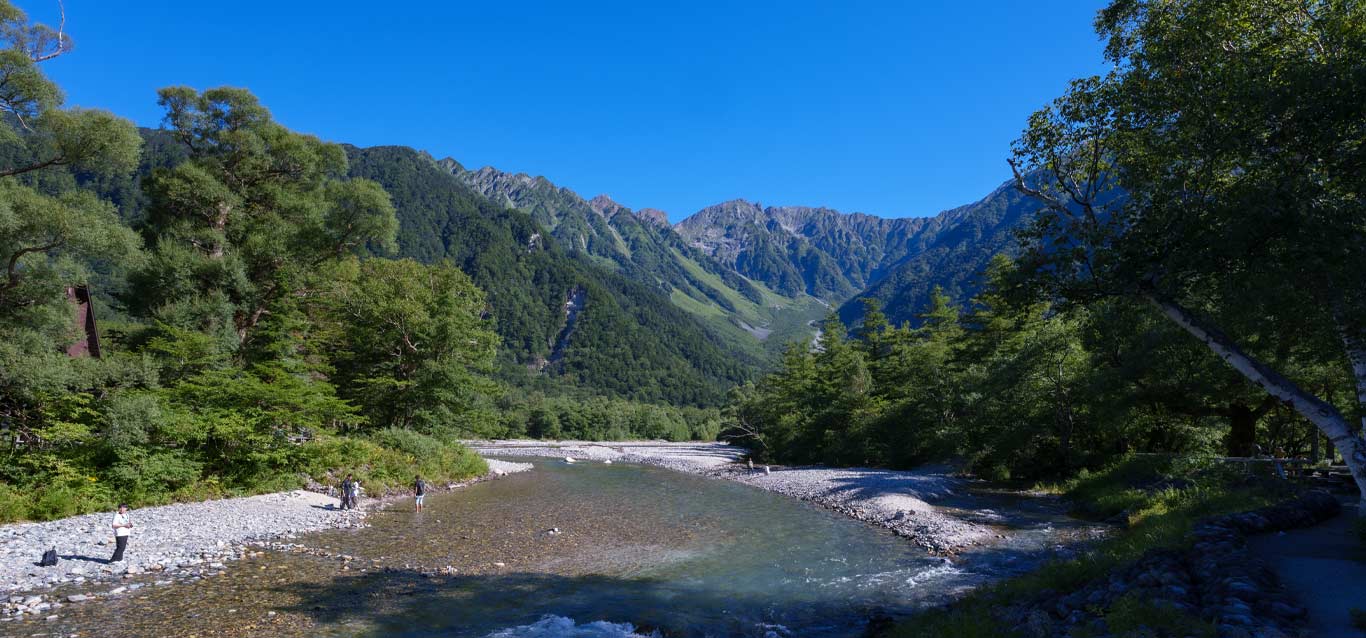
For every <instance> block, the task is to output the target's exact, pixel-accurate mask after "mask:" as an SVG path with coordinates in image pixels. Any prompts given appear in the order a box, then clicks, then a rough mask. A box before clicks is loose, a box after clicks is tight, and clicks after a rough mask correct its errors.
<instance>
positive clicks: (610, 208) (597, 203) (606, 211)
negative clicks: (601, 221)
mask: <svg viewBox="0 0 1366 638" xmlns="http://www.w3.org/2000/svg"><path fill="white" fill-rule="evenodd" d="M588 207H589V208H591V209H593V212H595V213H597V214H599V215H602V216H603V217H607V218H611V217H612V216H613V215H615V214H617V212H619V211H623V210H626V207H625V206H622V205H621V204H618V203H616V202H614V201H612V198H611V197H608V196H607V194H606V193H603V194H601V195H598V196H597V197H594V198H593V199H590V200H588Z"/></svg>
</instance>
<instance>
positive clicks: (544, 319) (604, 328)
mask: <svg viewBox="0 0 1366 638" xmlns="http://www.w3.org/2000/svg"><path fill="white" fill-rule="evenodd" d="M347 150H348V155H349V156H350V160H351V166H350V171H351V175H352V176H353V177H365V178H368V179H372V180H375V181H376V182H379V184H380V185H382V186H383V187H384V189H385V190H386V191H388V192H389V194H390V195H391V197H392V198H393V202H394V206H395V208H396V209H397V213H398V220H399V231H398V254H399V256H402V257H412V258H414V259H418V260H419V261H423V262H435V261H441V260H450V261H452V262H453V263H454V264H455V265H456V266H458V267H460V269H461V270H463V271H465V272H466V273H467V274H469V276H470V277H471V278H472V279H473V280H474V282H475V283H476V284H477V285H478V286H479V287H480V288H482V289H484V290H485V292H486V293H487V294H488V299H489V305H490V306H491V313H492V316H493V319H494V323H495V327H496V329H497V330H498V333H499V334H500V335H501V336H502V337H503V344H504V350H505V352H504V360H505V361H506V362H509V363H515V364H517V365H515V366H513V365H506V366H505V373H506V374H510V375H519V376H520V375H529V376H530V380H531V382H532V383H537V382H538V380H539V379H545V378H554V380H555V381H557V382H567V383H568V384H570V385H573V386H578V387H582V388H585V389H588V390H593V391H599V392H606V393H609V394H613V395H617V396H622V397H626V398H631V399H636V400H642V401H663V402H674V403H683V404H714V403H716V402H717V401H719V400H720V399H721V397H722V396H723V395H724V393H725V391H726V389H727V388H728V387H730V386H731V385H733V384H734V383H736V382H737V381H741V380H743V379H745V378H748V376H749V375H750V374H752V373H753V371H754V370H755V369H756V368H757V367H758V364H759V363H760V361H759V360H758V359H757V358H755V357H753V356H750V354H749V353H747V352H744V351H742V352H741V353H740V356H736V353H735V352H734V351H733V349H732V348H730V347H728V344H727V342H726V340H725V339H723V338H722V337H720V336H718V335H716V334H713V333H712V332H711V331H709V330H708V329H707V328H705V327H704V326H703V324H702V323H700V322H699V321H697V320H696V319H695V318H694V317H693V316H692V315H691V314H689V313H688V312H685V311H684V310H682V309H680V308H679V307H677V306H675V305H674V304H672V303H669V301H668V293H666V292H664V291H662V290H661V288H660V286H659V285H658V284H651V283H642V282H641V281H640V280H638V279H636V278H633V277H631V276H629V274H628V270H627V269H624V268H623V269H614V268H611V267H610V265H609V264H605V263H604V259H603V258H601V257H595V256H594V255H592V254H591V253H585V251H584V250H582V249H580V250H572V249H567V248H565V247H564V245H563V243H562V242H561V241H560V240H559V239H557V238H556V236H555V235H554V233H553V232H547V229H546V226H545V225H543V223H542V222H541V220H546V219H549V221H551V222H553V223H555V227H556V228H567V227H570V226H571V225H573V224H576V223H578V222H581V221H584V222H589V221H591V219H592V218H591V217H590V218H589V219H587V220H584V219H571V220H569V221H568V222H567V223H566V221H565V220H564V219H563V218H559V219H556V218H548V217H547V216H546V215H545V214H544V212H542V213H540V214H530V213H526V212H523V211H520V210H517V209H513V208H508V207H506V206H504V205H503V204H502V203H499V202H495V201H492V200H490V199H489V198H487V197H484V196H483V195H482V194H480V193H478V192H476V191H475V190H474V189H472V188H471V187H470V186H469V185H468V184H466V183H465V182H464V181H462V180H460V179H458V178H457V177H456V176H455V175H454V174H452V172H451V171H450V170H449V168H448V167H449V166H450V165H451V162H443V163H438V162H436V161H434V160H432V159H431V158H430V157H429V156H427V155H426V154H423V153H420V152H418V151H415V150H413V149H411V148H407V147H399V146H383V147H373V148H364V149H361V148H354V147H350V148H348V149H347ZM594 215H595V216H596V214H594ZM538 218H539V219H538ZM580 228H584V229H592V228H593V227H592V226H588V225H585V226H582V227H580ZM604 228H605V227H604V226H601V225H599V226H597V230H599V231H601V230H603V229H604ZM637 230H639V231H640V232H649V229H648V228H646V227H644V226H643V225H640V226H639V227H638V229H637ZM588 232H589V231H588V230H584V233H585V237H586V234H587V233H588ZM609 236H610V231H607V234H598V235H595V236H594V237H596V238H597V239H595V240H594V241H598V240H601V239H604V238H605V237H609ZM622 243H623V245H626V240H624V239H623V240H622ZM582 245H583V244H580V246H581V247H582Z"/></svg>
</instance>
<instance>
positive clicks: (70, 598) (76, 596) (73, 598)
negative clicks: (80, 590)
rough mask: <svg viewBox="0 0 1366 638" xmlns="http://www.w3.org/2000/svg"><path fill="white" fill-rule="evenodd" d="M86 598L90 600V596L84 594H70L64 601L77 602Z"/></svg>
mask: <svg viewBox="0 0 1366 638" xmlns="http://www.w3.org/2000/svg"><path fill="white" fill-rule="evenodd" d="M87 600H90V597H89V596H86V595H85V594H72V595H70V596H67V597H66V602H69V603H79V602H84V601H87Z"/></svg>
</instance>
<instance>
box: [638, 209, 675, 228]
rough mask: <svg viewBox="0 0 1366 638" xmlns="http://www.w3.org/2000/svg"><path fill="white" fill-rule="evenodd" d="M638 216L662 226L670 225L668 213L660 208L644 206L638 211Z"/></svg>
mask: <svg viewBox="0 0 1366 638" xmlns="http://www.w3.org/2000/svg"><path fill="white" fill-rule="evenodd" d="M636 217H639V218H641V219H643V220H645V221H647V222H649V223H651V224H654V225H655V226H658V227H660V228H669V227H670V226H669V215H668V213H665V212H664V211H662V210H659V209H658V208H642V209H640V210H638V211H636Z"/></svg>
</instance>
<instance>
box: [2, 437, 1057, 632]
mask: <svg viewBox="0 0 1366 638" xmlns="http://www.w3.org/2000/svg"><path fill="white" fill-rule="evenodd" d="M371 522H372V525H371V527H369V528H366V529H361V530H337V531H331V532H324V533H316V534H310V535H306V536H301V537H300V538H299V539H296V540H295V541H294V542H297V543H300V544H302V545H305V546H307V547H308V548H310V550H312V551H313V552H315V553H320V554H324V555H322V556H319V555H313V554H300V553H290V552H267V553H266V554H265V555H263V556H260V557H256V558H252V559H247V560H242V561H237V562H234V563H230V564H229V565H228V566H227V567H226V569H225V570H223V573H222V574H220V575H217V576H214V577H209V578H203V579H200V580H196V581H193V582H184V583H177V584H173V585H166V586H160V587H152V586H149V587H145V588H143V589H140V590H138V591H137V592H134V593H133V594H131V595H129V594H125V595H123V596H120V597H115V598H111V599H108V600H107V601H106V602H101V603H98V604H81V605H71V606H68V607H67V608H65V609H64V612H65V613H63V614H62V617H61V618H60V619H59V620H57V621H50V622H46V623H43V622H42V621H38V625H39V627H38V628H40V629H44V630H46V631H48V632H51V635H69V634H72V633H80V634H83V635H139V636H144V635H176V636H188V635H199V636H206V635H260V634H270V635H281V636H289V635H300V636H304V635H308V636H312V635H330V636H379V635H383V636H451V637H464V636H469V637H484V636H547V637H549V636H624V635H628V632H629V631H630V629H631V627H634V628H635V631H637V632H641V633H646V634H648V633H649V632H650V631H653V630H656V629H657V630H659V631H660V632H661V633H662V634H663V635H664V636H779V637H782V636H816V637H823V636H857V635H860V634H861V633H862V632H863V631H864V629H865V627H866V625H867V620H868V619H869V618H870V617H872V616H875V615H891V616H897V615H902V614H907V613H911V612H913V611H915V610H916V609H918V608H921V607H923V606H925V605H928V604H934V603H938V602H942V601H943V600H945V599H947V598H948V597H950V596H952V595H954V594H956V593H958V592H960V591H962V590H963V589H964V588H967V587H971V586H974V585H977V584H980V583H981V582H983V581H984V580H986V579H988V578H991V577H993V576H999V575H1001V574H1003V573H1007V572H1009V571H1013V570H1018V569H1022V568H1023V563H1022V562H1021V561H1018V560H1017V559H1018V558H1019V555H1025V552H1024V550H1021V551H1019V552H1012V551H1002V552H1000V555H999V556H995V557H993V558H990V559H985V558H983V559H978V560H968V561H966V562H962V563H960V564H958V565H954V564H950V563H949V562H948V561H947V560H946V559H943V558H939V557H933V556H929V555H927V554H926V553H924V552H923V551H921V550H919V549H917V548H916V547H915V546H914V545H912V544H910V543H908V542H906V541H905V540H904V539H900V538H897V537H895V536H893V535H892V534H890V533H888V532H883V531H880V530H878V529H875V528H873V527H870V526H868V525H866V524H863V523H860V522H857V521H854V520H852V519H848V518H845V517H842V516H839V515H837V514H834V513H831V512H828V511H825V510H822V509H819V508H817V507H814V506H811V505H808V504H804V503H801V502H798V501H795V500H792V499H789V498H786V497H783V496H779V495H776V494H772V493H769V492H764V491H761V490H758V489H754V488H751V487H748V486H744V485H741V484H738V483H733V482H729V481H721V480H714V479H707V478H701V477H695V476H691V475H687V474H681V473H677V472H671V471H668V470H663V469H657V468H650V467H641V466H634V465H624V464H618V465H601V464H582V463H581V464H575V465H572V466H570V465H566V464H563V463H562V462H559V461H540V462H538V463H537V468H536V469H535V470H533V471H531V472H527V473H524V474H518V475H512V476H509V477H506V478H503V479H500V480H496V481H490V482H485V483H480V484H477V485H474V486H471V487H469V488H465V489H462V490H457V491H456V492H453V493H450V494H439V495H433V496H430V497H428V503H427V508H426V511H425V512H422V513H420V514H419V513H417V512H414V511H413V508H412V505H411V502H410V501H408V502H399V503H396V504H394V505H392V506H390V507H388V508H386V509H384V510H382V511H380V512H377V513H375V514H373V515H372V518H371ZM554 528H558V529H559V530H560V532H559V533H551V532H550V530H552V529H554ZM1041 529H1048V527H1047V526H1045V527H1044V528H1041ZM1042 534H1044V533H1043V532H1036V535H1042ZM339 554H340V555H350V556H354V557H355V558H354V560H349V561H348V560H344V559H341V558H338V557H337V555H339ZM1017 554H1018V555H1017ZM434 570H436V571H439V572H441V573H438V574H433V573H432V572H433V571H434ZM448 572H453V573H448ZM272 612H273V613H272ZM595 623H596V624H595ZM26 624H27V623H26ZM627 624H629V625H630V626H631V627H628V626H627ZM20 629H21V625H19V624H18V623H11V624H10V626H9V627H5V626H0V633H5V632H7V631H12V630H20ZM22 629H24V630H25V631H22V632H21V633H23V634H25V635H27V634H28V633H31V632H30V631H27V630H29V629H33V627H31V626H29V627H22Z"/></svg>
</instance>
